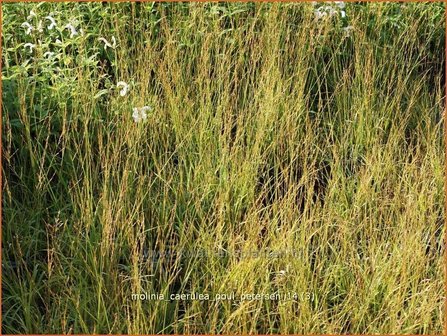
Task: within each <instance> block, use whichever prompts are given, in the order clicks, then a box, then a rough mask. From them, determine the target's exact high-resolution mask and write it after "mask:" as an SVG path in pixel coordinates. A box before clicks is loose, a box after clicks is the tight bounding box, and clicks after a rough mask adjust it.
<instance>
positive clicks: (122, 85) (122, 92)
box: [116, 81, 129, 97]
mask: <svg viewBox="0 0 447 336" xmlns="http://www.w3.org/2000/svg"><path fill="white" fill-rule="evenodd" d="M116 87H117V88H122V89H121V90H120V96H121V97H124V96H125V95H126V94H127V91H128V90H129V84H127V83H126V82H123V81H120V82H118V83H116Z"/></svg>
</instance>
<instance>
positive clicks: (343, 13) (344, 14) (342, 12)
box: [340, 10, 346, 18]
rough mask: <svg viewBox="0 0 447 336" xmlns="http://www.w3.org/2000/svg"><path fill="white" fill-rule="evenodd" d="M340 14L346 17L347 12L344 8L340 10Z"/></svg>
mask: <svg viewBox="0 0 447 336" xmlns="http://www.w3.org/2000/svg"><path fill="white" fill-rule="evenodd" d="M340 14H341V17H342V18H344V17H346V12H345V11H344V10H342V11H340Z"/></svg>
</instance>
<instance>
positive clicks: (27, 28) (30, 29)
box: [22, 22, 34, 35]
mask: <svg viewBox="0 0 447 336" xmlns="http://www.w3.org/2000/svg"><path fill="white" fill-rule="evenodd" d="M22 27H23V28H26V32H25V34H26V35H29V34H31V32H32V31H33V29H34V27H33V26H31V24H30V23H29V22H23V23H22Z"/></svg>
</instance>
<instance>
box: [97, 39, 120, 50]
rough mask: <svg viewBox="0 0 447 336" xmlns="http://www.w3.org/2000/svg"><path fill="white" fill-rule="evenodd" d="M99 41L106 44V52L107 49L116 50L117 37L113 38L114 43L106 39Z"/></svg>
mask: <svg viewBox="0 0 447 336" xmlns="http://www.w3.org/2000/svg"><path fill="white" fill-rule="evenodd" d="M98 41H102V42H104V50H107V48H111V49H115V48H116V39H115V36H112V43H110V42H109V41H107V40H106V39H105V38H104V37H100V38H98Z"/></svg>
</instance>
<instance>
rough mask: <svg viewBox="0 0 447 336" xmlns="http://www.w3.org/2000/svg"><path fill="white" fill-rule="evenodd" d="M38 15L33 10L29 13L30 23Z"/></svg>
mask: <svg viewBox="0 0 447 336" xmlns="http://www.w3.org/2000/svg"><path fill="white" fill-rule="evenodd" d="M36 16H37V15H36V13H35V12H34V11H33V10H31V11H30V12H29V15H28V17H27V18H26V19H27V20H28V21H29V20H31V19H32V18H35V17H36Z"/></svg>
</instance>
